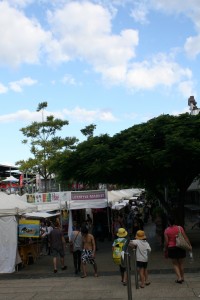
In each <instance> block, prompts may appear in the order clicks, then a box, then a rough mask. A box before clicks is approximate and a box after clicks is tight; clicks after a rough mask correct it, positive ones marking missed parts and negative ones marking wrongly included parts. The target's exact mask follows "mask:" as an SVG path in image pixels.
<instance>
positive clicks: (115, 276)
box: [0, 224, 200, 300]
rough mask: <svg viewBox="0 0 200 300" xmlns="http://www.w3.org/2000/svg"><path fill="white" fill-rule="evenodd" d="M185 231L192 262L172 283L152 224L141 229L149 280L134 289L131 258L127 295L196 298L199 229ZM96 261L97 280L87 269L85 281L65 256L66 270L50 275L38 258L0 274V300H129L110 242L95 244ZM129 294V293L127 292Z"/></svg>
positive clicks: (199, 289) (46, 261)
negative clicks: (145, 241) (180, 280)
mask: <svg viewBox="0 0 200 300" xmlns="http://www.w3.org/2000/svg"><path fill="white" fill-rule="evenodd" d="M190 227H191V226H190V225H188V227H186V231H187V233H188V236H189V237H190V240H191V242H192V245H193V252H194V260H193V261H192V262H191V261H190V260H189V258H188V257H187V258H186V260H185V271H186V274H185V282H184V283H183V284H177V283H175V275H174V273H173V270H172V265H171V262H170V260H168V259H165V258H164V256H163V251H162V249H160V248H159V246H158V244H157V241H156V238H155V228H154V225H153V224H148V225H147V226H146V227H145V232H146V234H147V237H148V240H149V242H150V244H151V246H152V254H151V257H150V261H149V273H150V276H149V279H150V281H151V285H150V286H148V287H145V288H144V289H136V288H135V276H134V267H133V266H134V264H133V256H132V254H131V283H132V284H131V287H132V289H131V292H132V293H131V295H132V299H133V300H134V299H135V300H138V299H143V300H146V299H150V300H167V299H181V300H185V299H187V300H188V299H189V300H193V299H197V298H200V229H198V228H196V229H194V230H191V229H190ZM98 246H99V250H98V251H97V255H96V261H97V265H98V273H99V277H98V278H95V277H94V276H93V270H92V267H91V266H88V277H87V278H84V279H82V278H80V276H75V275H74V270H73V261H72V255H71V254H69V253H68V252H67V255H66V264H67V266H68V269H67V270H65V271H61V270H58V273H57V274H54V273H53V272H52V270H53V264H52V258H51V257H50V256H42V257H40V258H39V259H38V260H37V261H36V263H34V264H33V265H29V266H26V267H25V268H23V269H22V270H19V272H15V273H13V274H0V300H1V299H6V300H9V299H15V300H17V299H20V300H21V299H23V300H29V299H37V300H40V299H68V300H82V299H88V300H93V299H103V300H108V299H109V300H122V299H128V300H131V298H130V294H129V297H128V289H127V287H124V286H122V285H121V282H120V276H119V271H118V267H117V266H116V265H115V264H114V263H113V262H112V256H111V242H110V241H107V240H106V241H105V242H103V243H100V242H99V245H98ZM129 292H130V290H129Z"/></svg>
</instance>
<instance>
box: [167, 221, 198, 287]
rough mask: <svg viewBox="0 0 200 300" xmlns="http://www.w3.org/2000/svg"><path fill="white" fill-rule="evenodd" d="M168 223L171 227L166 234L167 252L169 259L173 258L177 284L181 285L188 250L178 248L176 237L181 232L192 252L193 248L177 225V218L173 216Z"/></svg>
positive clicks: (180, 227) (181, 228)
mask: <svg viewBox="0 0 200 300" xmlns="http://www.w3.org/2000/svg"><path fill="white" fill-rule="evenodd" d="M168 223H169V226H168V227H167V228H166V229H165V232H164V238H165V251H167V253H168V258H171V261H172V264H173V267H174V271H175V274H176V276H177V279H176V280H175V282H176V283H179V284H181V283H183V282H184V258H185V257H186V250H184V249H181V248H179V247H176V237H177V235H178V233H179V230H180V232H181V233H182V235H183V236H184V238H185V240H186V241H187V242H188V244H189V245H190V247H191V250H192V246H191V244H190V241H189V239H188V237H187V235H186V233H185V231H184V229H183V227H182V226H177V225H176V224H175V218H174V217H173V216H170V217H169V218H168Z"/></svg>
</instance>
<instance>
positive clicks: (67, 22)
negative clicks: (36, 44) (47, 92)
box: [48, 2, 138, 74]
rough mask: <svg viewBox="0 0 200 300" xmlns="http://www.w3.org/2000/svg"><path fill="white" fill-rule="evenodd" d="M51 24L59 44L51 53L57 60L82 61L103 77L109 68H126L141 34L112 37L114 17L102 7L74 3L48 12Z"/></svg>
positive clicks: (130, 33) (122, 32)
mask: <svg viewBox="0 0 200 300" xmlns="http://www.w3.org/2000/svg"><path fill="white" fill-rule="evenodd" d="M83 12H84V13H83ZM48 20H49V22H50V24H51V29H52V33H53V35H54V37H55V38H56V39H57V41H59V43H58V44H57V45H55V48H54V49H52V48H51V50H50V51H51V52H52V59H54V60H57V61H58V60H62V59H63V60H69V59H77V58H78V59H83V60H85V61H87V62H88V63H89V64H91V65H92V66H93V68H94V70H95V71H96V72H100V73H101V74H104V72H106V70H107V69H109V68H117V67H118V68H122V69H123V68H126V67H127V63H128V61H130V60H131V59H132V58H133V57H134V56H135V47H136V46H137V45H138V32H137V31H136V30H132V29H130V30H123V31H121V33H120V34H119V35H114V34H112V31H111V28H112V24H111V21H112V15H111V13H110V12H109V11H108V10H106V9H105V8H103V7H102V6H100V5H95V4H92V3H89V2H83V3H78V2H72V3H69V4H67V5H66V6H65V7H64V8H63V9H60V10H59V9H58V10H57V11H55V13H52V12H51V13H50V12H49V16H48ZM83 24H84V26H83ZM102 24H103V25H102ZM58 45H59V46H58ZM53 50H55V52H54V53H53ZM56 51H57V52H56Z"/></svg>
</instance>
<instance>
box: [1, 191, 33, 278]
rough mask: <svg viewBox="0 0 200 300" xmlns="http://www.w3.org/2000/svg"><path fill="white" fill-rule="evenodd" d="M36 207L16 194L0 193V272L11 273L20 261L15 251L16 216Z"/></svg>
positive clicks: (16, 237) (16, 241)
mask: <svg viewBox="0 0 200 300" xmlns="http://www.w3.org/2000/svg"><path fill="white" fill-rule="evenodd" d="M35 209H36V207H35V206H33V205H31V204H28V203H26V202H23V201H22V200H20V197H19V196H17V195H7V194H5V193H3V192H1V193H0V240H1V243H0V273H12V272H14V271H15V266H16V264H17V263H18V262H19V261H20V257H19V255H18V251H17V243H18V220H17V219H18V217H19V216H20V215H22V214H24V213H26V212H31V211H34V210H35Z"/></svg>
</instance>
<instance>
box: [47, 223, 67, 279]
mask: <svg viewBox="0 0 200 300" xmlns="http://www.w3.org/2000/svg"><path fill="white" fill-rule="evenodd" d="M49 241H50V248H51V254H52V256H53V266H54V273H57V263H58V257H60V263H61V270H66V269H67V267H66V266H65V264H64V257H65V250H64V248H65V241H64V236H63V233H62V231H61V230H60V228H59V224H58V223H57V222H55V227H54V228H53V230H52V231H51V232H50V235H49Z"/></svg>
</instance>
